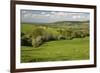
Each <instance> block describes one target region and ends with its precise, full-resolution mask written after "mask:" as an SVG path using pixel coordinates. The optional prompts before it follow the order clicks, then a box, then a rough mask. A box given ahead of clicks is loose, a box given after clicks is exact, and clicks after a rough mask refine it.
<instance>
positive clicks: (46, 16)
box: [21, 10, 89, 22]
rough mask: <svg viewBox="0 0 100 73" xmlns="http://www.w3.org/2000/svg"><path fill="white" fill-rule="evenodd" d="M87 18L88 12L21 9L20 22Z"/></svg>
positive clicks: (81, 19) (80, 19)
mask: <svg viewBox="0 0 100 73" xmlns="http://www.w3.org/2000/svg"><path fill="white" fill-rule="evenodd" d="M84 20H89V13H78V12H65V11H40V10H21V21H22V22H56V21H84Z"/></svg>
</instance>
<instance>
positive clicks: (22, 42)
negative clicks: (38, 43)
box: [21, 35, 32, 46]
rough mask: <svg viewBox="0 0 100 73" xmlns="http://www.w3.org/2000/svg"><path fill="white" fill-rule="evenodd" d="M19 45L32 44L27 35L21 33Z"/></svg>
mask: <svg viewBox="0 0 100 73" xmlns="http://www.w3.org/2000/svg"><path fill="white" fill-rule="evenodd" d="M21 45H22V46H32V43H31V38H29V37H27V35H23V36H22V37H21Z"/></svg>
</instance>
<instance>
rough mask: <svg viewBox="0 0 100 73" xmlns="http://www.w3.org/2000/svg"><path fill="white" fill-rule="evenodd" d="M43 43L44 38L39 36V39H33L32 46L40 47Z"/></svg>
mask: <svg viewBox="0 0 100 73" xmlns="http://www.w3.org/2000/svg"><path fill="white" fill-rule="evenodd" d="M42 43H43V40H42V37H41V36H38V37H37V38H32V46H33V47H38V46H40V45H41V44H42Z"/></svg>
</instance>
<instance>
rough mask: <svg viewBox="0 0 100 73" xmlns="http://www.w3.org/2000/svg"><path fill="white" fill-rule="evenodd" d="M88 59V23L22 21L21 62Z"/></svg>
mask: <svg viewBox="0 0 100 73" xmlns="http://www.w3.org/2000/svg"><path fill="white" fill-rule="evenodd" d="M86 59H89V22H88V21H82V22H78V21H77V22H71V21H69V22H66V21H64V22H55V23H22V24H21V62H23V63H26V62H45V61H64V60H65V61H67V60H86Z"/></svg>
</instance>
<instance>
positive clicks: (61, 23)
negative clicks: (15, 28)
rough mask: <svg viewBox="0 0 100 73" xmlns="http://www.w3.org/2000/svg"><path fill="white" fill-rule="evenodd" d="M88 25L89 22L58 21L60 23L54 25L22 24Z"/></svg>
mask: <svg viewBox="0 0 100 73" xmlns="http://www.w3.org/2000/svg"><path fill="white" fill-rule="evenodd" d="M84 23H85V24H87V23H89V21H58V22H52V23H24V22H22V24H34V25H75V24H77V25H78V24H84Z"/></svg>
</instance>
